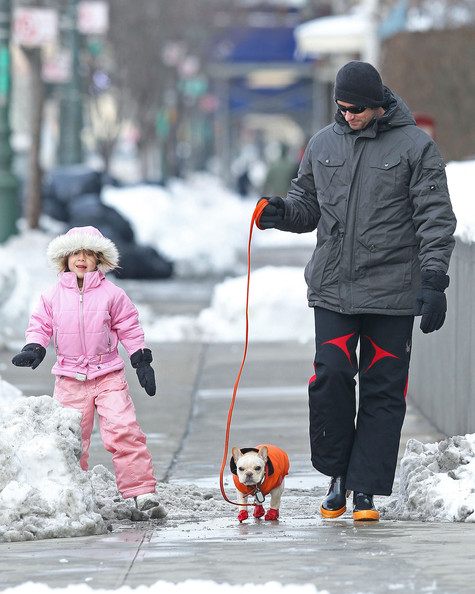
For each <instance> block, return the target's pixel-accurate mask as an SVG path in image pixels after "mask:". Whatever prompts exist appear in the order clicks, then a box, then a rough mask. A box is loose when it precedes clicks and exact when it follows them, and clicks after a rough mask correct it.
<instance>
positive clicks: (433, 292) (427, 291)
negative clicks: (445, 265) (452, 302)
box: [415, 270, 449, 334]
mask: <svg viewBox="0 0 475 594" xmlns="http://www.w3.org/2000/svg"><path fill="white" fill-rule="evenodd" d="M448 286H449V277H448V276H447V275H446V274H445V273H444V272H442V271H441V270H423V271H422V284H421V290H420V291H419V295H418V296H417V300H416V307H415V315H416V316H418V315H420V314H422V320H421V330H422V332H424V334H429V332H434V330H439V329H440V328H441V327H442V324H443V323H444V321H445V312H446V311H447V298H446V297H445V293H444V291H445V289H446V288H447V287H448Z"/></svg>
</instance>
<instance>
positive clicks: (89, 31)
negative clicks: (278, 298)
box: [78, 0, 109, 35]
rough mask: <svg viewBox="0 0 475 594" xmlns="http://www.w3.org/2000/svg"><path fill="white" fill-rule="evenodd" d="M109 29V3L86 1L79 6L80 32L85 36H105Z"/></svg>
mask: <svg viewBox="0 0 475 594" xmlns="http://www.w3.org/2000/svg"><path fill="white" fill-rule="evenodd" d="M108 28H109V5H108V4H107V2H100V1H98V2H93V1H87V0H84V1H83V2H79V4H78V31H79V33H82V34H83V35H104V34H105V33H107V30H108Z"/></svg>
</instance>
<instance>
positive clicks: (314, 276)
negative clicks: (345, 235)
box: [305, 237, 342, 291]
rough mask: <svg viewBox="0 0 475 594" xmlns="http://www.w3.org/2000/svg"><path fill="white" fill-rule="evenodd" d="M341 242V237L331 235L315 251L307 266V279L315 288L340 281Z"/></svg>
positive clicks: (308, 283)
mask: <svg viewBox="0 0 475 594" xmlns="http://www.w3.org/2000/svg"><path fill="white" fill-rule="evenodd" d="M341 242H342V240H341V238H340V237H330V239H327V241H325V243H323V244H322V245H321V246H319V247H317V248H316V250H315V251H314V252H313V255H312V258H311V259H310V262H309V263H308V264H307V266H306V267H305V281H306V283H307V285H308V286H309V287H311V288H312V289H313V290H315V291H318V290H319V289H321V288H323V287H326V286H329V285H332V284H333V283H335V282H337V281H338V274H339V263H340V257H341Z"/></svg>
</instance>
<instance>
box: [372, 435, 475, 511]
mask: <svg viewBox="0 0 475 594" xmlns="http://www.w3.org/2000/svg"><path fill="white" fill-rule="evenodd" d="M381 511H382V513H383V514H384V517H385V519H386V518H387V519H391V518H394V519H406V520H420V521H427V522H431V521H432V522H434V521H439V522H475V434H470V435H465V436H455V437H449V438H447V439H444V440H443V441H441V442H439V443H429V444H423V443H421V442H420V441H417V440H416V439H410V440H409V441H408V442H407V445H406V451H405V453H404V457H403V459H402V460H401V470H400V483H399V497H398V498H397V499H395V500H392V501H391V502H390V503H389V504H388V505H387V506H385V508H384V509H382V510H381Z"/></svg>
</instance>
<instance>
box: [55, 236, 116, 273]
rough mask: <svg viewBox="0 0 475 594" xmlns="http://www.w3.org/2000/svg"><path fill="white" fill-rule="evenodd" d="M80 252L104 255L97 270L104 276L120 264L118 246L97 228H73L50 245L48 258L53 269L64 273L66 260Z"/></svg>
mask: <svg viewBox="0 0 475 594" xmlns="http://www.w3.org/2000/svg"><path fill="white" fill-rule="evenodd" d="M78 250H91V251H93V252H96V254H102V256H103V258H100V262H99V264H98V266H97V269H98V270H100V271H101V272H103V273H104V274H106V273H107V272H110V271H111V270H113V269H114V268H116V267H117V266H118V264H119V250H118V249H117V247H116V245H115V244H114V243H113V242H112V241H111V240H110V239H107V237H104V236H103V235H102V233H101V232H100V231H99V229H96V228H95V227H73V228H72V229H70V230H69V231H68V232H67V233H65V234H64V235H59V236H58V237H56V238H55V239H53V240H52V241H51V242H50V243H49V245H48V248H47V250H46V257H47V258H48V261H49V263H50V264H51V265H52V266H53V268H55V269H56V270H58V272H63V260H64V258H65V257H66V256H69V255H71V254H73V253H74V252H76V251H78ZM104 260H106V261H107V263H106V262H104Z"/></svg>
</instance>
